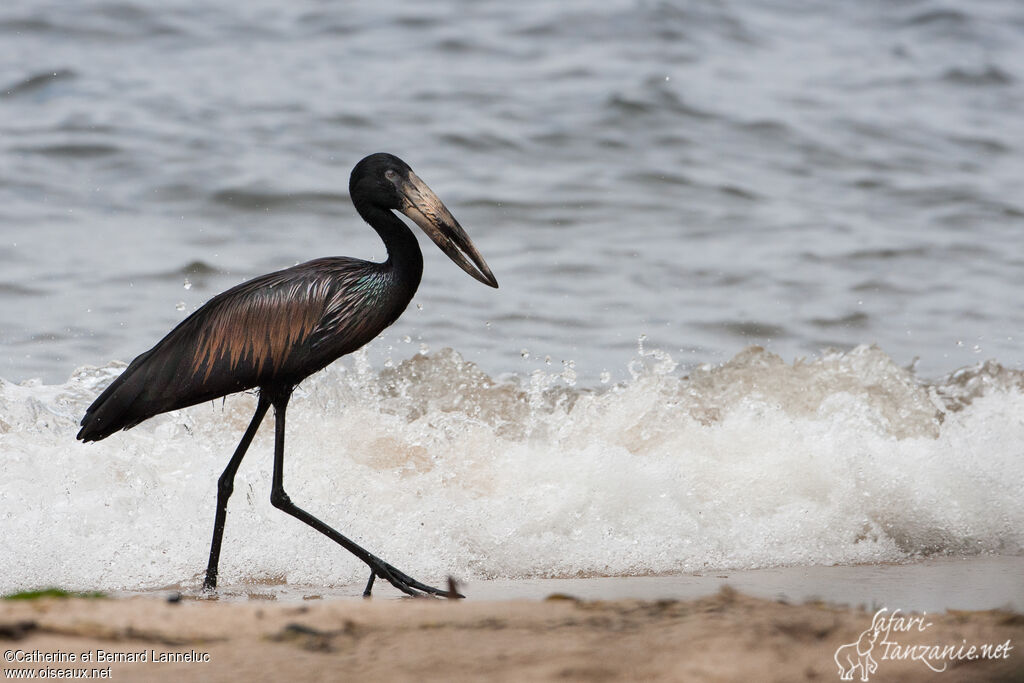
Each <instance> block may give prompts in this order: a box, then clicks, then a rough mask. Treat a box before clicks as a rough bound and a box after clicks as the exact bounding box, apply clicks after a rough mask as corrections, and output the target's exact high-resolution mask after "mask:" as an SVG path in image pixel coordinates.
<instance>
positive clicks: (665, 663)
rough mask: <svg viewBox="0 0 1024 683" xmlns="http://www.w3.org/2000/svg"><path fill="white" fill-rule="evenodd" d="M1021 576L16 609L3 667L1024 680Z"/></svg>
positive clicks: (651, 581)
mask: <svg viewBox="0 0 1024 683" xmlns="http://www.w3.org/2000/svg"><path fill="white" fill-rule="evenodd" d="M1022 569H1024V557H1018V556H980V557H972V558H942V559H930V560H925V561H921V562H916V563H908V564H898V565H857V566H840V567H789V568H780V569H762V570H750V571H740V572H709V573H707V574H704V575H684V576H668V577H632V578H591V579H545V580H535V581H484V582H479V581H478V582H469V583H467V584H465V589H466V592H467V595H468V596H469V598H468V599H466V600H438V599H418V600H417V599H407V598H403V597H399V596H398V594H397V591H394V590H393V589H391V590H385V586H380V588H379V590H378V593H377V595H376V596H375V597H374V599H372V600H363V599H361V598H360V597H358V596H359V593H360V592H361V590H362V585H359V586H345V587H340V588H329V589H319V588H316V587H309V586H306V587H303V586H273V585H255V586H254V585H250V586H233V587H230V586H229V587H227V588H225V589H224V590H223V592H221V593H220V594H218V596H217V597H216V598H199V597H197V596H196V594H190V593H189V591H183V592H182V593H180V594H179V593H178V592H177V591H173V590H163V591H148V592H145V593H134V594H129V593H121V594H119V595H111V596H107V597H100V598H41V599H35V600H4V601H0V655H3V656H4V657H5V658H6V657H11V658H12V660H13V661H11V660H6V659H5V660H4V661H0V669H4V670H5V674H6V673H10V671H9V670H15V669H19V670H28V669H32V670H34V671H35V672H36V676H38V677H42V676H44V675H49V676H51V677H53V676H57V675H60V674H58V673H57V672H59V671H60V672H63V675H65V676H67V675H70V674H69V673H68V672H86V673H88V674H89V677H90V678H106V679H111V680H122V681H135V680H139V681H143V680H144V681H157V682H160V681H181V680H186V681H190V680H202V681H236V680H252V681H278V680H304V681H305V680H308V681H331V680H338V678H339V677H342V678H345V679H352V680H375V681H377V680H380V681H424V680H426V681H434V680H436V681H469V680H488V681H517V682H518V681H523V680H530V681H616V680H650V681H677V680H688V681H731V680H779V681H782V680H785V681H793V680H807V681H823V680H824V681H829V680H838V676H839V668H838V667H839V664H840V663H841V662H842V663H843V664H842V665H843V666H846V667H849V666H851V665H854V664H856V662H855V661H854V660H851V659H848V658H844V657H845V655H844V653H849V652H851V651H852V649H851V647H852V646H854V645H855V644H856V643H858V642H859V639H861V638H863V637H864V635H865V634H866V633H868V632H869V631H871V630H872V629H876V630H877V631H878V633H879V634H881V636H880V637H876V640H877V644H876V646H875V650H874V655H873V659H872V660H870V662H874V664H873V665H874V666H876V667H877V669H878V674H877V676H874V677H872V678H871V680H883V681H884V680H901V681H918V680H920V681H931V680H936V679H935V677H936V676H937V675H939V674H937V673H936V671H947V670H950V669H956V671H955V673H953V675H952V676H950V680H957V681H990V680H1007V681H1009V680H1022V679H1024V609H1022V608H1021V604H1022V603H1021V600H1022V596H1021V592H1022V591H1024V586H1021V585H1020V584H1021V582H1020V581H1019V577H1020V576H1021V571H1022ZM808 596H810V597H808ZM169 598H171V599H169ZM840 603H845V604H840ZM935 604H944V605H946V606H945V607H941V608H935V607H933V605H935ZM964 605H967V606H968V608H965V607H964ZM880 610H881V611H880ZM912 615H916V616H912ZM883 628H884V633H883V631H882V630H880V629H883ZM876 635H877V634H876ZM848 645H849V646H851V647H846V646H848ZM972 647H973V648H974V649H973V650H972V649H971V648H972ZM843 648H845V649H843ZM943 648H945V654H943ZM9 653H14V654H9ZM17 653H20V655H19V654H17ZM19 657H20V659H19ZM71 657H74V659H73V660H71V659H69V658H71ZM83 657H87V658H88V661H82V659H83ZM929 657H930V659H929ZM925 660H927V661H925ZM857 661H860V660H857ZM870 662H869V664H870ZM47 670H48V671H47ZM44 671H47V673H43V672H44ZM15 675H16V674H15ZM947 675H948V674H947ZM856 679H858V680H859V679H860V676H859V674H858V675H857V676H856ZM940 680H941V679H940Z"/></svg>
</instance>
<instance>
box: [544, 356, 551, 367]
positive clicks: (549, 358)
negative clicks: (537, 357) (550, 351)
mask: <svg viewBox="0 0 1024 683" xmlns="http://www.w3.org/2000/svg"><path fill="white" fill-rule="evenodd" d="M544 362H545V363H547V364H548V365H551V356H544Z"/></svg>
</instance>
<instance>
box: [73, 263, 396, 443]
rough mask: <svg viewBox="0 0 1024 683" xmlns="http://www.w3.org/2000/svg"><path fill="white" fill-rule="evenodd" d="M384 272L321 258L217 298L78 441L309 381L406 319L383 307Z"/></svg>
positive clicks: (146, 361)
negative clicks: (235, 395)
mask: <svg viewBox="0 0 1024 683" xmlns="http://www.w3.org/2000/svg"><path fill="white" fill-rule="evenodd" d="M380 269H381V266H380V265H378V264H374V263H368V262H366V261H359V260H356V259H342V258H338V259H317V260H316V261H310V262H308V263H304V264H301V265H298V266H295V267H294V268H289V269H287V270H283V271H278V272H276V273H270V274H268V275H264V276H262V277H259V278H256V279H254V280H250V281H249V282H246V283H243V284H241V285H239V286H237V287H235V288H233V289H230V290H228V291H226V292H224V293H223V294H220V295H218V296H216V297H214V298H213V299H211V300H210V301H208V302H207V303H206V304H205V305H203V306H202V307H201V308H200V309H199V310H197V311H196V312H195V313H193V314H192V315H191V316H189V317H188V318H186V319H185V320H183V321H182V322H181V323H180V324H179V325H178V326H177V327H176V328H174V329H173V330H172V331H171V332H170V333H169V334H168V335H167V336H166V337H164V338H163V339H162V340H161V341H160V342H159V343H157V344H156V346H154V347H153V348H152V349H150V350H149V351H147V352H146V353H144V354H142V355H140V356H139V357H138V358H136V359H135V360H134V361H132V363H131V364H130V365H129V366H128V368H127V369H126V370H125V371H124V373H122V374H121V376H120V377H118V378H117V379H116V380H114V382H113V383H112V384H111V385H110V386H109V387H108V388H107V389H106V391H104V392H103V393H102V394H101V395H100V396H99V398H97V399H96V401H95V402H94V403H93V404H92V406H90V407H89V409H88V411H87V412H86V414H85V417H84V418H82V429H81V431H80V432H79V433H78V438H79V439H82V440H85V441H91V440H99V439H102V438H105V437H106V436H109V435H110V434H112V433H113V432H115V431H117V430H119V429H127V428H129V427H132V426H134V425H136V424H138V423H139V422H142V421H143V420H145V419H147V418H149V417H152V416H153V415H156V414H158V413H163V412H166V411H168V410H175V409H178V408H184V407H186V406H190V405H195V404H197V403H202V402H204V401H209V400H212V399H214V398H218V397H220V396H224V395H227V394H230V393H234V392H237V391H243V390H245V389H250V388H253V387H257V386H271V385H276V384H281V385H286V384H295V383H297V382H299V381H301V380H302V379H303V378H304V377H306V376H308V375H310V374H312V373H313V372H316V371H317V370H320V369H322V368H323V367H324V366H326V365H327V364H328V363H330V362H331V361H333V360H334V359H336V358H337V357H338V356H340V355H342V354H344V353H349V352H351V351H352V350H354V349H357V348H359V347H360V346H362V345H363V344H365V343H366V342H367V341H369V340H370V339H372V338H373V337H375V336H376V335H377V334H378V333H379V332H380V331H381V330H382V329H383V328H384V327H386V326H387V325H388V324H390V323H391V322H393V320H394V319H395V318H396V317H397V313H394V314H393V315H392V311H391V310H390V309H391V308H392V307H391V306H384V309H385V310H381V308H380V306H379V304H380V303H381V302H380V295H381V292H382V286H381V283H382V282H383V280H381V278H380V277H379V276H380V275H381V274H382V273H381V271H380ZM367 283H370V286H367ZM404 303H407V302H404ZM404 303H403V305H401V308H400V309H399V310H398V312H399V313H400V312H401V309H404V308H405V305H404Z"/></svg>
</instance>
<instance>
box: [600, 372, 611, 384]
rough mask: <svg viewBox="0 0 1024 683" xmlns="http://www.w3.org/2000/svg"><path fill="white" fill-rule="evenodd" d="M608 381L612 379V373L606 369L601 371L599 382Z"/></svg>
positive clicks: (605, 382)
mask: <svg viewBox="0 0 1024 683" xmlns="http://www.w3.org/2000/svg"><path fill="white" fill-rule="evenodd" d="M610 381H612V373H610V372H608V371H607V370H604V371H602V372H601V384H608V382H610Z"/></svg>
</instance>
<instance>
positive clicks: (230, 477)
mask: <svg viewBox="0 0 1024 683" xmlns="http://www.w3.org/2000/svg"><path fill="white" fill-rule="evenodd" d="M268 408H270V399H267V398H264V397H263V394H262V393H261V394H260V398H259V401H258V402H257V403H256V413H255V414H253V416H252V421H251V422H249V427H248V428H247V429H246V430H245V434H243V435H242V440H241V441H239V442H238V448H236V449H235V454H234V455H232V456H231V461H230V462H229V463H228V466H227V467H225V468H224V473H223V474H221V475H220V479H218V480H217V515H216V517H215V518H214V521H213V542H212V543H210V563H209V564H208V565H207V566H206V580H204V581H203V590H206V591H211V590H213V589H214V588H216V587H217V565H218V564H219V563H220V542H221V540H222V539H223V538H224V520H225V519H226V518H227V515H228V498H230V497H231V492H232V491H233V490H234V489H235V473H237V472H238V466H239V465H240V464H242V458H243V457H244V456H245V452H246V451H247V450H248V449H249V444H251V443H252V439H253V437H254V436H256V430H257V429H259V427H260V423H261V422H263V417H264V416H265V415H266V414H267V409H268Z"/></svg>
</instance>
